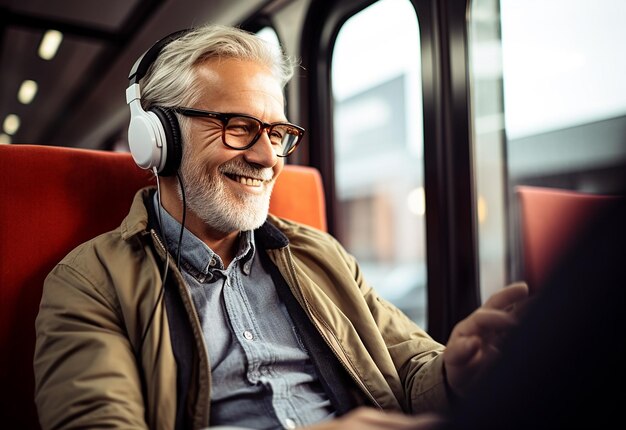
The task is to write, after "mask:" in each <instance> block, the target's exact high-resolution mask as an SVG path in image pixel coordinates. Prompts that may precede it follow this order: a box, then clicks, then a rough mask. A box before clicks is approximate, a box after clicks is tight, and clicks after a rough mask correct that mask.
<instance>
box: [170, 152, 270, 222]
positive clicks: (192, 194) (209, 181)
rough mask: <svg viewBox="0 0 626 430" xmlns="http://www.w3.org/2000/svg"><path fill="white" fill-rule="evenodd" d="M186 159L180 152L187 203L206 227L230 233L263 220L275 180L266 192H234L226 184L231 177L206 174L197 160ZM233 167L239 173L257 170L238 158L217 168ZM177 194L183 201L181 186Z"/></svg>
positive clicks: (181, 171)
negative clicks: (254, 193)
mask: <svg viewBox="0 0 626 430" xmlns="http://www.w3.org/2000/svg"><path fill="white" fill-rule="evenodd" d="M188 158H190V157H185V156H184V154H183V160H182V162H181V169H180V173H181V175H182V178H183V182H184V187H185V200H186V204H187V207H188V209H189V210H190V211H192V212H193V213H194V214H195V215H196V216H198V217H199V218H200V219H201V220H202V221H204V222H205V223H206V224H207V225H208V226H210V227H211V228H213V229H215V230H217V231H219V232H221V233H231V232H233V231H245V230H254V229H256V228H258V227H260V226H261V225H262V224H263V223H264V222H265V220H266V219H267V214H268V212H269V205H270V195H271V192H272V189H273V188H274V182H271V184H270V185H269V186H267V192H266V193H265V194H262V195H250V194H244V193H241V194H240V193H233V191H232V190H231V189H229V188H228V187H227V186H226V184H225V181H227V180H230V179H226V178H225V177H224V175H221V174H220V175H212V176H210V177H209V176H208V175H207V174H206V171H205V170H204V169H203V166H202V165H201V164H200V163H197V164H196V163H193V161H191V160H189V159H188ZM233 168H234V169H235V171H237V172H240V173H245V172H250V173H252V172H254V174H252V175H251V176H258V175H259V171H260V170H259V169H256V168H254V167H252V166H250V165H248V164H245V162H243V161H241V160H240V159H234V160H232V161H231V162H228V163H226V164H225V165H224V166H221V168H220V171H221V170H226V169H233ZM265 170H267V169H265ZM229 171H232V170H229ZM266 174H267V173H266ZM178 193H179V197H181V201H182V195H181V192H180V188H179V190H178Z"/></svg>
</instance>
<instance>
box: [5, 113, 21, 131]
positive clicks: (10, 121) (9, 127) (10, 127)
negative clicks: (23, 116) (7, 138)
mask: <svg viewBox="0 0 626 430" xmlns="http://www.w3.org/2000/svg"><path fill="white" fill-rule="evenodd" d="M3 127H4V132H5V133H6V134H11V135H12V134H15V133H16V132H17V130H19V128H20V117H19V116H17V115H15V114H13V113H12V114H9V115H7V117H6V118H5V119H4V124H3Z"/></svg>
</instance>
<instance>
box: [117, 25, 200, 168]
mask: <svg viewBox="0 0 626 430" xmlns="http://www.w3.org/2000/svg"><path fill="white" fill-rule="evenodd" d="M188 31H189V30H179V31H176V32H174V33H172V34H170V35H168V36H165V37H164V38H162V39H160V40H159V41H157V42H156V43H155V44H154V45H153V46H152V47H151V48H150V49H148V50H147V51H146V52H144V54H143V55H142V56H141V57H139V59H137V61H136V62H135V64H134V65H133V68H132V69H131V71H130V74H129V75H128V79H129V80H130V85H129V86H128V88H127V89H126V103H127V104H128V105H129V106H130V124H129V126H128V145H129V146H130V152H131V154H132V156H133V159H134V160H135V163H137V165H138V166H139V167H141V168H142V169H149V170H155V169H156V171H157V173H158V174H159V175H161V176H171V175H174V174H175V173H176V171H177V170H178V166H179V165H180V159H181V154H182V148H181V146H182V145H181V140H182V138H181V133H180V127H179V125H178V120H177V118H176V115H175V114H174V113H173V112H172V111H171V110H170V109H167V108H162V107H159V106H152V107H151V108H150V109H148V111H145V110H144V109H143V107H142V106H141V88H140V87H139V81H140V80H141V78H143V77H144V76H145V74H146V72H147V71H148V69H149V68H150V66H151V65H152V63H154V61H155V60H156V59H157V57H158V56H159V53H160V52H161V50H162V49H163V48H164V47H165V45H167V44H168V43H170V42H172V41H173V40H176V39H178V38H179V37H181V36H182V35H184V34H185V33H187V32H188Z"/></svg>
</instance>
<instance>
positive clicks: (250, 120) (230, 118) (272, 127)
mask: <svg viewBox="0 0 626 430" xmlns="http://www.w3.org/2000/svg"><path fill="white" fill-rule="evenodd" d="M172 110H173V111H174V112H178V113H179V114H181V115H185V116H188V117H202V118H212V119H216V120H218V121H220V122H221V123H222V142H223V143H224V145H226V146H227V147H229V148H231V149H238V150H244V149H248V148H251V147H252V145H254V144H255V143H257V141H258V140H259V138H260V137H261V134H263V131H264V130H267V135H268V136H269V139H270V141H271V142H272V146H273V148H274V152H275V153H276V155H277V156H279V157H286V156H288V155H289V154H291V153H292V152H293V151H294V150H295V149H296V147H297V146H298V144H299V143H300V141H301V140H302V136H304V129H303V128H302V127H300V126H297V125H295V124H290V123H288V122H274V123H272V124H268V123H266V122H263V121H261V120H260V119H258V118H255V117H253V116H251V115H245V114H241V113H220V112H210V111H206V110H200V109H191V108H185V107H177V108H173V109H172Z"/></svg>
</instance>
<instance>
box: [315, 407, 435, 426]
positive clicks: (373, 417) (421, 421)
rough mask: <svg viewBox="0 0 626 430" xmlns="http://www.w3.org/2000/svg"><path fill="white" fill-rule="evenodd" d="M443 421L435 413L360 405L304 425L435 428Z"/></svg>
mask: <svg viewBox="0 0 626 430" xmlns="http://www.w3.org/2000/svg"><path fill="white" fill-rule="evenodd" d="M445 422H446V421H445V419H444V418H443V417H442V416H439V415H435V414H421V415H416V416H410V415H404V414H401V413H398V412H384V411H381V410H378V409H374V408H367V407H360V408H357V409H355V410H353V411H351V412H349V413H347V414H346V415H344V416H342V417H341V418H337V419H335V420H332V421H327V422H324V423H320V424H315V425H313V426H310V427H306V430H335V429H336V430H388V429H391V430H436V429H438V428H441V426H442V424H443V423H445ZM303 430H304V429H303Z"/></svg>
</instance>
